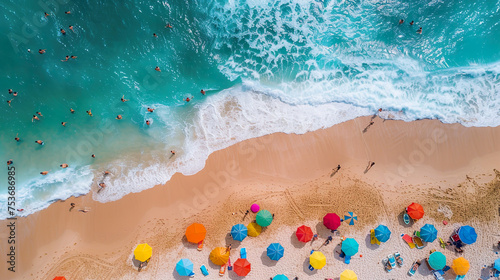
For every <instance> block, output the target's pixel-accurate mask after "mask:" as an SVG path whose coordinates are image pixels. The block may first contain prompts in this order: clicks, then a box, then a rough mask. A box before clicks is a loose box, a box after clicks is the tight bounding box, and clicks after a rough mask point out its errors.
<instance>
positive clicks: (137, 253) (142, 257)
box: [134, 243, 153, 262]
mask: <svg viewBox="0 0 500 280" xmlns="http://www.w3.org/2000/svg"><path fill="white" fill-rule="evenodd" d="M152 255H153V248H151V246H149V245H148V244H147V243H144V244H139V245H137V247H135V250H134V257H135V259H136V260H138V261H140V262H145V261H147V260H148V259H149V258H151V256H152Z"/></svg>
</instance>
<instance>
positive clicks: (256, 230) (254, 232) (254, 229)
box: [247, 223, 262, 237]
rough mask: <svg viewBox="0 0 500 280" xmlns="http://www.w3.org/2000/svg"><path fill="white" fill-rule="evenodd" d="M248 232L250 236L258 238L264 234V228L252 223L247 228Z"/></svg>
mask: <svg viewBox="0 0 500 280" xmlns="http://www.w3.org/2000/svg"><path fill="white" fill-rule="evenodd" d="M247 230H248V233H247V234H248V235H249V236H252V237H257V236H259V234H260V233H261V232H262V227H261V226H259V225H258V224H257V223H250V224H248V226H247Z"/></svg>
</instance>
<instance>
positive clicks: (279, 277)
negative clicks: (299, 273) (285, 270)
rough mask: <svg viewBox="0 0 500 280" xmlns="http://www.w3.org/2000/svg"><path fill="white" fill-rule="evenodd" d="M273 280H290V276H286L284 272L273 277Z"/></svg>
mask: <svg viewBox="0 0 500 280" xmlns="http://www.w3.org/2000/svg"><path fill="white" fill-rule="evenodd" d="M273 280H288V277H286V276H285V275H284V274H278V275H276V276H274V277H273Z"/></svg>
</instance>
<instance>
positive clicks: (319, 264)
mask: <svg viewBox="0 0 500 280" xmlns="http://www.w3.org/2000/svg"><path fill="white" fill-rule="evenodd" d="M309 263H310V264H311V266H312V267H314V268H315V269H322V268H323V267H324V266H325V264H326V257H325V255H323V253H321V252H320V251H314V253H312V254H311V255H310V256H309Z"/></svg>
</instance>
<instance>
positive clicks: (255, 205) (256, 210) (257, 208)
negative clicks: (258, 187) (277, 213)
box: [250, 203, 260, 213]
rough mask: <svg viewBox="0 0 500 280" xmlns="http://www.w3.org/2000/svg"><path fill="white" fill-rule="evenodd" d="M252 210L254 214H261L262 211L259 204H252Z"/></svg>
mask: <svg viewBox="0 0 500 280" xmlns="http://www.w3.org/2000/svg"><path fill="white" fill-rule="evenodd" d="M250 210H252V212H254V213H257V212H259V210H260V206H259V204H257V203H254V204H252V206H251V207H250Z"/></svg>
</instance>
